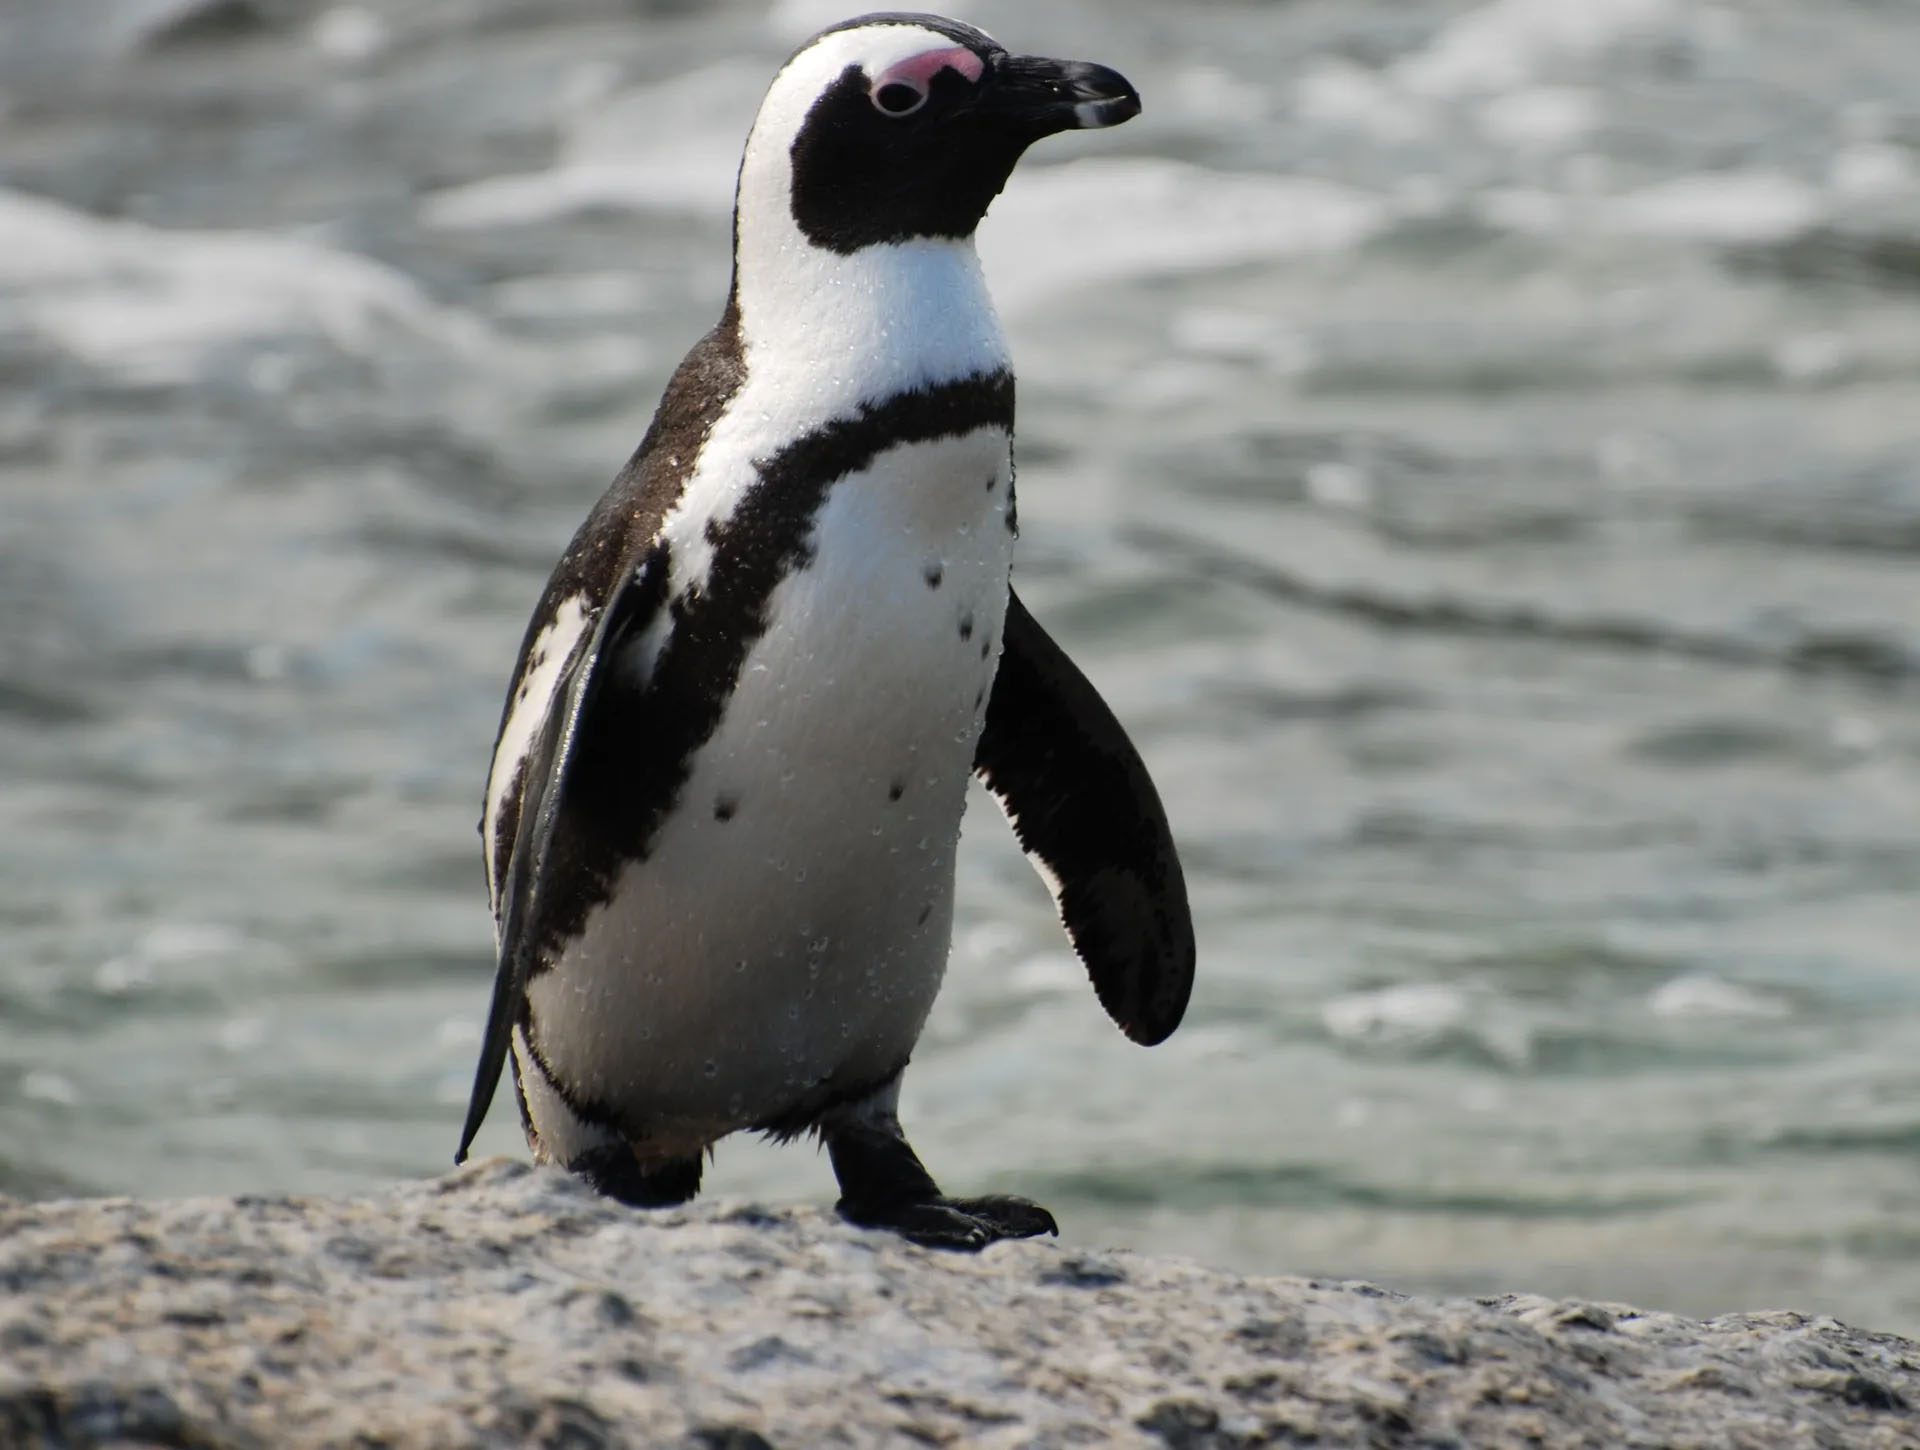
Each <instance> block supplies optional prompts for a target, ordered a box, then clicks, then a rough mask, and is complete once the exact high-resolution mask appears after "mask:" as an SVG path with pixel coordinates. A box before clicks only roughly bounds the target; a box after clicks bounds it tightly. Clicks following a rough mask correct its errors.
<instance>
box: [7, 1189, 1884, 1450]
mask: <svg viewBox="0 0 1920 1450" xmlns="http://www.w3.org/2000/svg"><path fill="white" fill-rule="evenodd" d="M912 1442H919V1443H922V1444H929V1445H967V1446H975V1445H985V1446H1001V1445H1004V1446H1013V1445H1034V1444H1039V1445H1073V1444H1095V1443H1101V1444H1105V1443H1122V1444H1127V1443H1131V1444H1139V1445H1149V1446H1152V1445H1159V1446H1168V1447H1176V1450H1190V1447H1191V1450H1198V1447H1216V1446H1252V1445H1301V1444H1317V1445H1322V1446H1336V1445H1337V1446H1345V1445H1365V1446H1402V1445H1404V1446H1421V1447H1439V1446H1457V1447H1461V1450H1484V1447H1495V1446H1508V1445H1530V1446H1552V1447H1571V1446H1595V1447H1602V1446H1604V1447H1607V1450H1618V1447H1623V1446H1646V1447H1655V1446H1658V1447H1679V1446H1700V1447H1714V1450H1722V1447H1730V1446H1732V1447H1740V1446H1746V1447H1759V1446H1776V1445H1778V1446H1787V1445H1792V1446H1830V1447H1835V1450H1840V1447H1845V1450H1860V1447H1871V1446H1885V1447H1895V1446H1900V1447H1913V1446H1915V1445H1920V1345H1915V1344H1913V1343H1910V1342H1908V1341H1905V1340H1902V1339H1898V1338H1895V1337H1893V1336H1890V1335H1876V1334H1866V1333H1862V1332H1860V1331H1858V1330H1854V1329H1849V1328H1848V1327H1847V1326H1845V1325H1843V1324H1840V1323H1837V1322H1836V1321H1834V1320H1831V1319H1811V1318H1807V1317H1805V1316H1803V1315H1798V1314H1736V1315H1726V1316H1723V1317H1721V1318H1717V1319H1709V1320H1704V1321H1696V1320H1688V1319H1681V1318H1678V1317H1675V1316H1673V1315H1670V1314H1651V1313H1643V1312H1641V1311H1639V1310H1636V1309H1630V1308H1627V1307H1625V1306H1624V1305H1618V1304H1605V1305H1602V1304H1571V1303H1558V1302H1553V1301H1549V1300H1545V1299H1537V1298H1530V1297H1505V1298H1499V1299H1484V1300H1479V1301H1476V1302H1458V1301H1434V1300H1423V1299H1413V1298H1408V1297H1405V1296H1403V1295H1399V1294H1392V1293H1388V1292H1386V1291H1384V1290H1381V1289H1376V1288H1374V1287H1372V1286H1370V1285H1366V1284H1351V1283H1329V1282H1317V1281H1312V1280H1303V1279H1245V1278H1239V1277H1236V1276H1234V1275H1230V1274H1222V1273H1215V1272H1212V1271H1209V1270H1206V1269H1200V1268H1195V1267H1192V1266H1190V1265H1187V1264H1180V1263H1170V1262H1161V1261H1158V1260H1155V1259H1151V1258H1146V1257H1141V1256H1136V1255H1129V1254H1115V1253H1100V1252H1092V1251H1089V1250H1086V1249H1084V1248H1078V1247H1074V1248H1067V1247H1062V1246H1061V1245H1059V1244H1056V1243H1052V1242H1045V1243H1026V1244H1003V1245H999V1246H997V1247H995V1248H993V1249H991V1250H989V1251H988V1252H987V1253H985V1254H984V1255H981V1256H980V1257H978V1258H967V1257H961V1256H949V1255H941V1254H933V1253H928V1252H924V1251H922V1250H919V1249H915V1248H911V1247H909V1246H907V1245H906V1244H903V1243H901V1242H899V1241H898V1240H895V1239H892V1238H889V1237H887V1236H885V1235H881V1234H871V1233H862V1232H859V1231H857V1230H854V1229H851V1228H848V1227H846V1226H844V1225H842V1224H841V1223H840V1222H839V1221H838V1220H836V1219H834V1218H833V1217H832V1216H830V1215H828V1214H826V1213H824V1212H821V1211H819V1210H815V1209H785V1210H770V1209H766V1208H760V1207H741V1206H738V1205H732V1206H729V1205H727V1204H724V1203H715V1204H705V1205H700V1206H697V1207H694V1208H692V1209H688V1210H685V1211H676V1212H667V1213H655V1214H636V1213H633V1212H631V1211H629V1210H626V1209H622V1208H620V1207H618V1206H616V1205H613V1204H610V1203H608V1202H607V1201H605V1200H602V1199H598V1198H596V1197H594V1196H593V1195H592V1194H591V1193H590V1192H588V1191H587V1190H586V1189H585V1188H583V1187H582V1186H581V1185H579V1184H578V1183H576V1182H575V1181H573V1180H572V1179H570V1178H568V1177H566V1176H564V1175H562V1174H558V1173H553V1172H547V1171H536V1170H534V1169H530V1168H527V1167H525V1166H522V1165H516V1164H509V1163H505V1162H502V1161H498V1160H496V1161H494V1162H491V1163H485V1164H479V1165H476V1166H473V1167H470V1168H468V1169H466V1170H464V1171H462V1172H459V1173H456V1174H453V1175H452V1176H450V1177H448V1178H444V1179H440V1180H438V1181H436V1182H430V1183H415V1184H408V1185H405V1186H403V1187H399V1188H395V1189H392V1190H389V1191H387V1192H383V1193H377V1194H371V1195H367V1196H365V1197H359V1198H302V1199H294V1198H275V1197H242V1198H235V1199H218V1200H215V1199H197V1200H187V1201H182V1202H146V1201H135V1200H128V1199H102V1200H92V1201H71V1202H59V1203H38V1204H23V1203H15V1202H10V1201H0V1445H7V1446H12V1445H49V1446H73V1447H79V1446H105V1445H115V1446H125V1445H165V1446H194V1447H219V1450H229V1447H231V1450H240V1447H254V1446H258V1447H273V1450H281V1447H300V1446H340V1445H357V1446H369V1447H371V1446H382V1447H387V1450H405V1447H426V1446H498V1447H502V1450H505V1447H520V1446H528V1445H538V1446H544V1447H553V1450H593V1447H596V1446H622V1445H636V1446H638V1445H668V1446H685V1447H703V1450H765V1447H773V1446H813V1445H882V1444H887V1445H892V1444H903V1443H912Z"/></svg>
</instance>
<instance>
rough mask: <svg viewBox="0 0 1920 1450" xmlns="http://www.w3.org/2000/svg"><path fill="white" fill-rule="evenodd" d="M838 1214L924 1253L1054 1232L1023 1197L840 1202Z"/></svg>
mask: <svg viewBox="0 0 1920 1450" xmlns="http://www.w3.org/2000/svg"><path fill="white" fill-rule="evenodd" d="M839 1209H840V1216H841V1217H842V1218H844V1219H846V1220H847V1222H849V1223H851V1224H855V1225H857V1226H858V1227H860V1228H883V1229H887V1230H889V1231H890V1232H893V1233H897V1234H899V1235H900V1237H901V1238H903V1239H905V1240H906V1241H907V1242H908V1243H911V1244H918V1245H919V1246H920V1247H921V1248H924V1249H951V1250H955V1251H957V1252H960V1253H967V1254H977V1253H979V1252H980V1250H982V1249H984V1248H985V1247H986V1246H987V1245H988V1244H993V1243H998V1242H999V1241H1000V1240H1002V1239H1030V1238H1033V1237H1035V1236H1036V1235H1039V1234H1057V1233H1059V1232H1060V1226H1059V1225H1058V1224H1056V1223H1055V1222H1054V1221H1053V1215H1052V1214H1050V1213H1048V1212H1047V1211H1046V1210H1045V1209H1044V1208H1042V1207H1041V1206H1040V1205H1039V1204H1037V1203H1032V1202H1030V1201H1028V1200H1027V1199H1024V1198H1013V1197H1009V1196H1005V1195H995V1196H992V1197H987V1198H935V1199H923V1200H920V1201H918V1202H911V1203H895V1204H889V1205H887V1206H886V1207H884V1208H875V1207H870V1206H863V1207H861V1208H859V1209H853V1208H850V1207H849V1206H848V1204H847V1202H846V1200H845V1199H842V1200H841V1201H840V1204H839Z"/></svg>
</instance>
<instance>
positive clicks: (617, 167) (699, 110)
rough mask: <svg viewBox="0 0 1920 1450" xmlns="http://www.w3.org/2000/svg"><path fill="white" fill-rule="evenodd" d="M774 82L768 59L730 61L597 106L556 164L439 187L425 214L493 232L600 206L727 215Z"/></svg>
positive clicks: (442, 222)
mask: <svg viewBox="0 0 1920 1450" xmlns="http://www.w3.org/2000/svg"><path fill="white" fill-rule="evenodd" d="M766 88H767V75H766V67H765V66H764V65H763V64H761V63H760V62H758V61H754V62H748V61H743V60H729V61H725V62H722V63H720V64H717V65H712V66H706V67H703V68H702V69H699V70H695V71H690V72H688V73H687V74H685V75H681V76H676V77H674V78H672V79H671V80H668V81H665V82H662V83H661V84H658V85H652V86H646V87H643V88H641V89H638V90H633V91H629V92H627V93H626V94H625V95H622V96H617V97H614V98H612V99H610V100H607V101H604V102H599V103H597V104H593V105H590V106H588V107H587V108H586V109H585V110H584V111H583V113H582V114H581V116H580V117H579V118H578V120H577V121H576V122H575V123H574V124H573V125H572V127H571V129H570V130H569V131H568V133H567V136H566V139H565V140H564V141H563V142H562V144H561V147H560V156H559V159H558V160H557V161H556V162H555V163H554V164H553V165H552V166H551V167H549V168H547V169H546V170H544V171H533V172H524V173H521V174H519V175H514V176H499V177H491V178H489V179H487V180H485V181H477V182H473V183H471V184H469V185H466V186H457V187H451V188H449V189H447V190H445V191H441V192H437V193H435V194H434V195H433V196H431V197H429V198H428V199H427V201H426V203H425V204H424V205H423V206H422V207H421V210H420V217H421V220H422V221H423V222H425V223H426V224H427V225H428V226H436V227H445V228H449V229H483V228H488V227H499V226H527V225H531V224H534V223H539V222H548V221H556V220H561V219H564V218H566V217H570V216H579V215H581V214H583V213H590V212H596V211H607V212H656V211H664V212H685V213H691V214H694V215H702V216H711V215H722V216H724V215H727V214H729V213H730V212H731V211H732V210H733V186H734V178H735V176H736V174H737V173H738V172H739V169H740V148H741V146H742V145H743V144H744V143H745V141H746V137H747V131H748V129H749V128H750V127H751V126H752V125H753V117H754V112H755V111H756V110H757V109H758V107H759V105H760V98H761V96H762V95H764V94H765V92H766Z"/></svg>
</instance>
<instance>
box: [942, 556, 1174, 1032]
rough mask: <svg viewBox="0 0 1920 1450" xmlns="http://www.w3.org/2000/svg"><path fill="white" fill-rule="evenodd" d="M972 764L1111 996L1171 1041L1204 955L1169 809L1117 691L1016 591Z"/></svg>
mask: <svg viewBox="0 0 1920 1450" xmlns="http://www.w3.org/2000/svg"><path fill="white" fill-rule="evenodd" d="M973 769H974V773H975V774H976V775H978V776H979V777H980V779H981V781H982V782H983V783H984V784H985V785H986V787H987V789H988V790H989V791H991V792H992V793H993V796H994V799H996V800H997V801H999V803H1000V808H1001V809H1002V810H1003V811H1005V812H1006V814H1007V819H1008V821H1010V822H1011V823H1012V825H1013V832H1014V835H1015V836H1016V837H1018V838H1019V841H1020V846H1021V849H1023V850H1024V851H1025V852H1026V853H1027V857H1028V859H1029V860H1031V861H1032V862H1033V865H1034V869H1035V870H1037V871H1038V872H1039V873H1040V876H1041V879H1042V880H1044V881H1045V882H1046V883H1047V887H1048V889H1049V890H1051V891H1052V892H1053V895H1054V903H1055V905H1056V906H1058V907H1059V909H1060V920H1061V924H1062V925H1064V926H1065V927H1066V929H1067V937H1068V939H1069V940H1070V941H1072V943H1073V949H1074V951H1075V952H1076V953H1078V955H1079V957H1080V960H1081V961H1082V962H1083V963H1084V964H1085V965H1086V968H1087V973H1088V975H1089V976H1090V977H1091V978H1092V979H1093V990H1094V992H1095V994H1096V995H1097V996H1098V997H1099V998H1100V1005H1101V1006H1103V1007H1105V1008H1106V1009H1107V1015H1108V1016H1109V1017H1111V1018H1112V1019H1113V1020H1114V1023H1115V1024H1116V1025H1117V1026H1118V1027H1119V1028H1120V1030H1121V1031H1122V1032H1124V1033H1126V1034H1127V1036H1128V1037H1130V1038H1132V1039H1133V1040H1134V1041H1135V1042H1138V1043H1141V1044H1143V1045H1146V1046H1152V1045H1153V1044H1154V1043H1156V1042H1160V1041H1163V1040H1164V1039H1165V1038H1166V1037H1168V1036H1169V1035H1170V1034H1171V1033H1172V1032H1173V1030H1174V1028H1176V1027H1178V1026H1179V1025H1180V1019H1181V1017H1182V1016H1183V1015H1184V1014H1185V1012H1186V1010H1187V998H1188V996H1189V995H1190V994H1191V992H1192V990H1193V963H1194V944H1193V917H1192V915H1191V913H1190V912H1189V910H1188V907H1187V885H1186V878H1185V876H1184V875H1183V874H1182V873H1181V870H1180V858H1179V855H1178V853H1177V852H1176V851H1175V849H1174V844H1173V833H1172V831H1171V830H1170V829H1169V828H1168V825H1167V816H1166V811H1165V810H1164V809H1163V808H1162V807H1161V804H1160V796H1159V793H1158V792H1157V791H1156V790H1155V789H1154V787H1153V780H1152V778H1151V777H1149V776H1148V774H1147V767H1146V765H1145V764H1144V763H1143V762H1142V761H1141V759H1140V755H1139V752H1138V751H1136V750H1135V749H1134V748H1133V742H1132V741H1131V740H1129V739H1128V738H1127V734H1126V731H1125V730H1123V729H1122V728H1121V726H1120V722H1119V721H1118V720H1117V719H1115V718H1114V714H1113V711H1112V710H1110V709H1108V708H1107V703H1106V701H1104V700H1102V699H1101V698H1100V694H1099V692H1098V691H1097V690H1095V689H1094V687H1093V685H1092V683H1091V682H1090V681H1089V680H1088V679H1087V677H1086V676H1085V675H1083V674H1081V673H1080V670H1079V669H1078V667H1076V666H1075V665H1074V663H1073V661H1072V660H1070V659H1068V658H1067V656H1066V653H1065V652H1064V651H1063V650H1062V649H1061V648H1060V646H1059V645H1057V644H1055V643H1054V642H1053V640H1052V639H1051V638H1050V637H1049V636H1048V634H1047V632H1046V631H1045V630H1044V629H1042V628H1041V627H1040V625H1039V624H1038V623H1037V622H1036V621H1035V619H1034V617H1033V616H1032V615H1031V614H1029V613H1028V612H1027V609H1026V606H1025V605H1023V604H1022V603H1021V602H1020V596H1019V595H1017V594H1014V593H1012V592H1011V591H1009V594H1008V598H1007V622H1006V630H1005V635H1004V643H1003V645H1002V652H1001V655H1000V670H999V673H998V674H997V675H995V677H994V682H993V696H992V698H991V699H990V700H989V701H988V703H987V720H986V727H985V729H984V730H983V731H982V732H981V736H980V744H979V746H978V747H977V749H976V750H975V753H974V760H973Z"/></svg>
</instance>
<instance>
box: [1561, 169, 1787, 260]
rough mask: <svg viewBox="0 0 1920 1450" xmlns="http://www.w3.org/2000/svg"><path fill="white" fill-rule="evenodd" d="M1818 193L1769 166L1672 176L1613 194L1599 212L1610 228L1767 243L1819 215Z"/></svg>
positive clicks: (1696, 238) (1666, 234)
mask: <svg viewBox="0 0 1920 1450" xmlns="http://www.w3.org/2000/svg"><path fill="white" fill-rule="evenodd" d="M1824 210H1825V207H1824V206H1823V204H1822V201H1821V197H1820V194H1819V193H1818V192H1817V191H1816V190H1814V188H1812V187H1810V186H1808V185H1807V184H1806V183H1805V182H1802V181H1798V180H1796V179H1794V178H1793V177H1791V176H1786V175H1784V174H1782V173H1780V172H1775V171H1721V172H1713V173H1709V174H1707V175H1702V176H1676V177H1674V178H1673V179H1672V180H1671V181H1660V182H1655V183H1654V184H1653V185H1651V186H1647V187H1643V188H1641V189H1640V190H1638V191H1634V192H1629V193H1627V194H1626V195H1624V196H1620V197H1616V198H1614V199H1613V200H1612V201H1610V202H1609V203H1607V204H1606V205H1605V206H1603V208H1602V209H1601V211H1600V214H1599V219H1600V220H1601V222H1602V224H1603V225H1605V226H1606V227H1608V229H1610V230H1613V231H1621V232H1631V233H1635V234H1637V235H1640V236H1654V237H1677V238H1686V239H1689V240H1694V241H1706V242H1744V243H1756V242H1770V241H1780V240H1784V239H1785V238H1787V237H1791V236H1795V235H1797V234H1798V233H1800V232H1802V231H1804V230H1806V228H1808V227H1809V226H1811V225H1812V224H1813V223H1814V222H1816V221H1818V220H1819V219H1820V216H1821V214H1822V212H1823V211H1824Z"/></svg>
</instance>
